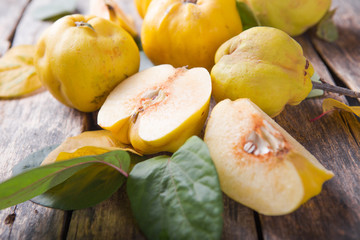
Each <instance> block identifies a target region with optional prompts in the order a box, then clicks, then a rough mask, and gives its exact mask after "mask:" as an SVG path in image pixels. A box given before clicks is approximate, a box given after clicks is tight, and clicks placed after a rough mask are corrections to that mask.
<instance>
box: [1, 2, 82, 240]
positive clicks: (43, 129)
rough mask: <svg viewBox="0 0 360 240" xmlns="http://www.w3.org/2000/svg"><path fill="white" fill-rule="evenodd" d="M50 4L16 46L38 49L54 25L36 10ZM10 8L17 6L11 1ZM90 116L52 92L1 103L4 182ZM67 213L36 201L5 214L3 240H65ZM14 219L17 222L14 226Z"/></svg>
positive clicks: (28, 20)
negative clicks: (31, 156) (33, 155)
mask: <svg viewBox="0 0 360 240" xmlns="http://www.w3.org/2000/svg"><path fill="white" fill-rule="evenodd" d="M44 2H47V1H41V0H33V1H32V2H31V3H30V5H29V7H28V8H26V11H25V12H24V15H23V17H22V18H21V21H20V22H19V25H18V27H17V30H16V32H15V36H14V44H13V45H18V44H35V43H36V41H37V38H38V36H39V35H40V34H41V33H42V31H43V30H44V29H45V28H46V27H47V26H48V25H49V24H50V23H45V22H41V21H37V20H35V19H34V18H33V16H32V15H31V12H32V10H33V9H34V8H35V7H37V6H39V5H41V4H43V3H44ZM8 4H9V5H11V6H12V5H14V4H15V5H16V4H17V3H16V2H13V1H8ZM10 9H11V7H10ZM87 121H88V118H87V116H86V114H83V113H80V112H78V111H76V110H73V109H70V108H68V107H66V106H64V105H62V104H60V103H59V102H58V101H56V100H55V99H54V98H53V97H52V96H51V95H50V93H49V92H47V91H43V92H41V93H37V94H33V95H32V96H29V97H24V98H21V99H13V100H1V101H0V125H1V132H0V142H1V143H2V144H1V145H0V155H1V156H2V157H1V159H0V169H1V171H0V181H3V180H5V179H6V178H9V177H10V176H11V169H12V168H13V166H14V165H15V164H16V163H18V162H19V161H20V160H21V159H23V158H24V157H26V156H27V155H28V154H31V153H33V152H35V151H37V150H39V149H41V148H43V147H45V146H49V145H52V144H58V143H61V142H62V141H64V140H65V138H66V137H70V136H74V135H77V134H79V133H80V132H82V131H84V130H85V129H86V128H87V125H88V124H87ZM66 216H67V213H66V212H64V211H60V210H54V209H50V208H45V207H41V206H39V205H36V204H34V203H32V202H30V201H28V202H25V203H22V204H19V205H17V206H15V207H11V208H8V209H4V210H1V211H0V239H61V238H62V237H63V234H64V228H65V226H66V220H67V217H66ZM9 219H13V221H9Z"/></svg>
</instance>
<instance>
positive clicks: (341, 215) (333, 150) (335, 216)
mask: <svg viewBox="0 0 360 240" xmlns="http://www.w3.org/2000/svg"><path fill="white" fill-rule="evenodd" d="M299 40H300V42H301V44H302V45H303V47H304V48H305V52H306V56H307V57H308V58H309V59H310V61H311V62H312V63H313V64H314V67H315V69H316V71H317V72H318V73H319V74H320V75H321V76H325V79H326V80H327V81H329V82H331V81H332V80H331V78H329V73H328V72H327V71H326V68H325V67H324V66H323V64H322V62H321V61H320V60H319V59H318V57H317V56H316V53H315V52H314V51H312V49H311V46H310V44H309V42H307V41H306V40H304V39H299ZM340 99H343V98H340ZM321 103H322V99H308V100H305V101H303V102H302V103H301V104H300V105H298V106H293V107H291V106H288V107H287V108H286V110H285V111H284V112H283V113H282V114H281V115H280V116H279V117H277V118H276V120H277V122H279V124H280V125H282V126H283V127H284V128H285V129H286V130H287V131H288V132H289V133H290V134H291V135H292V136H293V137H294V138H295V139H297V140H298V141H299V142H300V143H301V144H303V145H304V147H305V148H307V149H308V150H309V151H310V152H311V153H312V154H313V155H315V157H316V158H317V159H318V160H319V161H320V162H321V163H322V164H323V165H324V166H325V167H326V168H327V169H330V170H332V171H333V172H334V173H335V177H334V178H333V179H332V180H330V181H329V182H327V183H325V185H324V188H323V191H322V192H321V194H320V195H318V196H316V197H315V198H313V199H311V200H310V201H308V202H307V203H306V204H304V205H303V206H301V207H300V208H299V209H298V210H297V211H295V212H294V213H292V214H288V215H285V216H279V217H268V216H262V215H261V216H260V219H261V223H262V232H263V235H264V239H359V236H360V196H359V194H358V193H359V190H360V189H359V186H358V183H359V181H360V168H359V167H360V162H359V161H358V160H359V158H360V152H359V151H358V149H359V138H358V136H359V135H358V132H359V131H360V123H359V122H358V121H357V119H356V118H355V117H354V116H353V115H352V114H350V113H343V112H341V113H338V112H334V113H332V114H329V116H325V117H323V118H321V119H320V120H318V121H316V122H310V121H309V120H310V119H312V118H314V117H316V116H318V115H320V114H321V112H322V109H321ZM350 126H351V127H350ZM350 129H352V131H357V133H356V134H351V132H350Z"/></svg>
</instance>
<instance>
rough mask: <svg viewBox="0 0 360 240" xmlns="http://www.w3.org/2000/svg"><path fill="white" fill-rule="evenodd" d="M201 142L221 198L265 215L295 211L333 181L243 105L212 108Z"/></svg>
mask: <svg viewBox="0 0 360 240" xmlns="http://www.w3.org/2000/svg"><path fill="white" fill-rule="evenodd" d="M204 140H205V142H206V144H207V145H208V147H209V150H210V154H211V157H212V159H213V161H214V163H215V166H216V169H217V172H218V174H219V179H220V185H221V188H222V190H223V191H224V193H225V194H227V195H228V196H229V197H230V198H232V199H234V200H235V201H238V202H239V203H242V204H244V205H245V206H248V207H250V208H252V209H254V210H256V211H257V212H259V213H262V214H265V215H283V214H287V213H290V212H292V211H294V210H296V209H297V208H298V207H299V206H300V205H301V204H303V203H305V202H306V201H307V200H308V199H310V198H311V197H313V196H315V195H317V194H319V193H320V191H321V188H322V184H323V183H324V182H325V181H326V180H328V179H330V178H332V177H333V175H334V174H333V173H332V172H331V171H328V170H326V169H325V168H324V167H323V166H322V165H321V163H320V162H319V161H318V160H317V159H316V158H315V157H314V156H313V155H311V153H309V152H308V151H307V150H306V149H305V148H304V147H303V146H302V145H301V144H300V143H299V142H297V141H296V140H295V139H294V138H293V137H291V136H290V135H289V134H288V133H287V132H286V131H285V130H284V129H283V128H281V127H280V126H279V125H278V124H277V123H276V122H275V121H273V120H272V119H271V118H270V117H269V116H268V115H266V114H265V113H264V112H263V111H262V110H261V109H260V108H259V107H258V106H256V105H255V104H254V103H252V102H251V101H250V100H249V99H244V98H243V99H238V100H236V101H231V100H229V99H227V100H223V101H221V102H220V103H219V104H217V105H216V106H215V107H214V109H213V111H212V112H211V115H210V118H209V122H208V124H207V127H206V130H205V138H204Z"/></svg>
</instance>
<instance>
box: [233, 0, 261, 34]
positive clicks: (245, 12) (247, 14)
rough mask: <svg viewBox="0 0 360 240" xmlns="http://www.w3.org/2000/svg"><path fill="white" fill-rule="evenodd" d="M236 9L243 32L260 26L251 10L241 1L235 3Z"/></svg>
mask: <svg viewBox="0 0 360 240" xmlns="http://www.w3.org/2000/svg"><path fill="white" fill-rule="evenodd" d="M236 8H237V11H238V13H239V15H240V18H241V23H242V25H243V31H244V30H246V29H249V28H252V27H256V26H260V22H259V20H258V19H257V17H256V16H255V14H254V13H253V11H252V10H251V8H250V7H249V6H248V5H247V4H246V3H244V2H242V1H241V0H237V1H236Z"/></svg>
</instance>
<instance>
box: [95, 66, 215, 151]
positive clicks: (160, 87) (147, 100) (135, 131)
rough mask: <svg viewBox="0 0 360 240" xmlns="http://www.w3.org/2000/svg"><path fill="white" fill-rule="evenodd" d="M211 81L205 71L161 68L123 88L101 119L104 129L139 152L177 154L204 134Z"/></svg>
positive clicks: (108, 102) (137, 76)
mask: <svg viewBox="0 0 360 240" xmlns="http://www.w3.org/2000/svg"><path fill="white" fill-rule="evenodd" d="M210 95H211V78H210V74H209V72H208V71H207V70H206V69H205V68H192V69H190V70H187V69H186V68H184V67H183V68H174V67H172V66H171V65H167V64H165V65H159V66H155V67H152V68H149V69H146V70H144V71H142V72H139V73H137V74H135V75H133V76H131V77H130V78H128V79H126V80H125V81H124V82H122V83H121V84H119V85H118V86H117V87H116V88H115V89H114V90H113V91H112V92H111V93H110V95H109V96H108V97H107V99H106V101H105V103H104V105H103V106H102V107H101V109H100V111H99V114H98V124H99V125H100V126H101V127H102V128H104V129H107V130H110V131H112V132H113V134H114V135H115V136H117V137H118V138H119V139H120V141H121V142H122V143H124V144H129V143H130V144H132V146H133V147H134V149H135V150H136V151H139V152H141V153H143V154H151V153H156V152H161V151H169V152H174V151H176V150H177V149H178V148H179V147H180V146H181V145H182V144H184V142H185V141H186V140H187V139H188V138H189V137H190V136H192V135H197V134H199V133H200V131H201V128H202V127H203V125H204V122H205V120H206V117H207V113H208V109H209V102H210Z"/></svg>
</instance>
